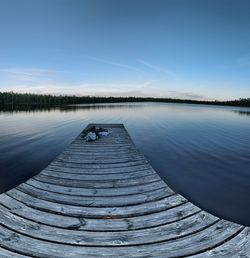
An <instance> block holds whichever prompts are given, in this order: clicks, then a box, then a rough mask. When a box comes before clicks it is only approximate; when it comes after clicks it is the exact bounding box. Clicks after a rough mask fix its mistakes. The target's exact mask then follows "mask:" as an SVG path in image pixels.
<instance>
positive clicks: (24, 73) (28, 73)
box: [0, 68, 60, 82]
mask: <svg viewBox="0 0 250 258" xmlns="http://www.w3.org/2000/svg"><path fill="white" fill-rule="evenodd" d="M59 73H60V71H55V70H47V69H37V68H7V69H0V75H1V76H4V77H6V78H7V79H9V80H12V81H19V82H20V81H23V82H35V81H41V80H50V79H53V78H54V77H56V76H57V75H58V74H59Z"/></svg>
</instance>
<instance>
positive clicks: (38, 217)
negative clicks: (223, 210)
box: [0, 124, 250, 258]
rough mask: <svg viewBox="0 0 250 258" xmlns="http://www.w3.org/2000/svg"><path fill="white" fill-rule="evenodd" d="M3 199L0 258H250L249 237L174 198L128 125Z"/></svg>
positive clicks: (73, 149) (70, 151)
mask: <svg viewBox="0 0 250 258" xmlns="http://www.w3.org/2000/svg"><path fill="white" fill-rule="evenodd" d="M97 126H101V127H103V128H108V129H109V130H112V133H111V134H110V135H108V136H106V137H102V138H101V139H99V140H97V141H94V142H86V141H84V140H83V139H82V137H81V134H80V135H79V136H78V137H77V138H76V139H75V140H74V141H73V142H72V143H71V144H70V145H69V146H68V147H67V148H66V149H65V150H64V151H63V152H62V153H61V154H60V155H59V156H58V157H57V158H56V159H55V160H54V161H53V162H52V163H51V164H50V165H49V166H48V167H47V168H45V169H44V170H43V171H41V172H40V173H39V174H38V175H37V176H35V177H33V178H31V179H30V180H28V181H27V182H25V183H23V184H21V185H19V186H18V187H16V188H14V189H12V190H10V191H8V192H7V193H4V194H1V195H0V257H1V258H3V257H8V258H13V257H14V258H15V257H17V258H19V257H20V258H21V257H43V258H52V257H53V258H55V257H56V258H72V257H74V258H75V257H78V258H81V257H157V258H158V257H164V258H166V257H189V256H192V257H195V258H203V257H218V258H219V257H250V241H249V239H250V230H249V228H247V227H244V226H241V225H238V224H235V223H232V222H229V221H225V220H223V219H220V218H218V217H215V216H213V215H211V214H209V213H207V212H205V211H202V210H201V209H199V208H198V207H196V206H195V205H193V204H192V203H190V202H189V201H187V200H186V199H185V198H184V197H182V196H181V195H179V194H176V193H174V192H173V191H172V190H171V189H170V188H169V187H168V186H167V185H166V184H165V183H164V182H163V181H162V180H161V178H160V177H159V176H158V174H157V173H156V172H155V171H154V170H153V169H152V167H151V166H150V164H149V163H148V161H147V160H146V159H145V157H144V156H143V155H142V154H141V153H140V151H139V150H138V149H137V148H136V147H135V145H134V143H133V142H132V140H131V138H130V136H129V135H128V133H127V131H126V129H125V128H124V126H123V125H121V124H105V125H97Z"/></svg>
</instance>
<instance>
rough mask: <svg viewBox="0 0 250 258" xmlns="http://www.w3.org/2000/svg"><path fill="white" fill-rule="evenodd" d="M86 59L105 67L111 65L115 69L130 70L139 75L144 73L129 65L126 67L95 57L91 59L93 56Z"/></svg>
mask: <svg viewBox="0 0 250 258" xmlns="http://www.w3.org/2000/svg"><path fill="white" fill-rule="evenodd" d="M88 58H90V59H92V60H94V61H97V62H100V63H103V64H107V65H112V66H115V67H120V68H123V69H126V70H131V71H135V72H140V73H144V71H143V70H141V69H138V68H137V67H134V66H131V65H127V64H122V63H117V62H113V61H110V60H106V59H102V58H97V57H93V56H88Z"/></svg>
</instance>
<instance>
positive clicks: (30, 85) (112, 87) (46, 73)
mask: <svg viewBox="0 0 250 258" xmlns="http://www.w3.org/2000/svg"><path fill="white" fill-rule="evenodd" d="M142 62H144V65H145V66H148V67H149V68H150V69H155V70H157V71H159V72H161V73H163V71H164V72H165V74H166V75H168V76H170V74H171V76H172V77H173V78H175V75H176V74H175V73H174V74H172V73H171V72H169V71H166V70H165V69H164V68H162V67H158V66H154V65H152V64H149V63H147V62H145V61H142ZM112 65H113V64H112ZM115 65H118V64H115ZM119 65H121V68H122V69H124V68H125V67H124V66H126V65H124V64H119ZM119 65H118V66H119ZM79 75H80V76H79ZM71 76H72V75H71V74H70V75H69V74H67V71H66V72H65V71H59V70H50V69H42V68H17V67H15V68H6V69H0V91H14V92H20V93H27V92H28V93H36V94H53V95H79V96H121V97H123V96H124V97H125V96H135V97H165V98H181V99H195V100H214V99H218V100H226V99H231V98H230V95H233V96H235V99H237V98H244V97H246V96H248V95H249V94H250V91H249V90H248V89H245V90H243V89H242V90H237V88H235V87H234V86H235V85H233V84H232V83H231V84H232V85H231V84H230V83H229V82H224V85H223V83H221V82H219V81H218V82H214V83H212V82H198V81H197V82H188V81H183V80H175V79H172V80H166V81H162V80H161V79H160V78H159V80H154V79H150V77H151V76H150V77H149V79H146V78H147V77H146V76H145V77H142V78H141V79H140V80H137V81H134V80H132V79H130V80H129V81H128V82H127V83H121V82H119V80H117V83H116V82H114V81H112V82H108V81H107V82H102V81H100V79H96V80H95V81H87V80H84V79H83V78H84V76H83V75H81V74H78V76H79V78H78V79H77V80H75V81H70V80H69V78H68V77H71ZM151 78H152V77H151ZM214 85H220V87H218V90H217V92H216V97H215V96H214V92H213V87H214ZM228 85H230V86H228Z"/></svg>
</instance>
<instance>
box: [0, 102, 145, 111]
mask: <svg viewBox="0 0 250 258" xmlns="http://www.w3.org/2000/svg"><path fill="white" fill-rule="evenodd" d="M140 106H141V107H142V106H143V104H142V103H118V104H116V103H114V104H105V103H104V104H90V105H88V104H84V105H83V104H79V105H62V106H48V105H29V104H19V105H4V106H1V105H0V112H13V113H17V112H19V111H25V112H41V111H44V112H48V111H54V110H59V111H63V112H75V111H78V110H102V109H112V108H115V109H124V108H135V107H140Z"/></svg>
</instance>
